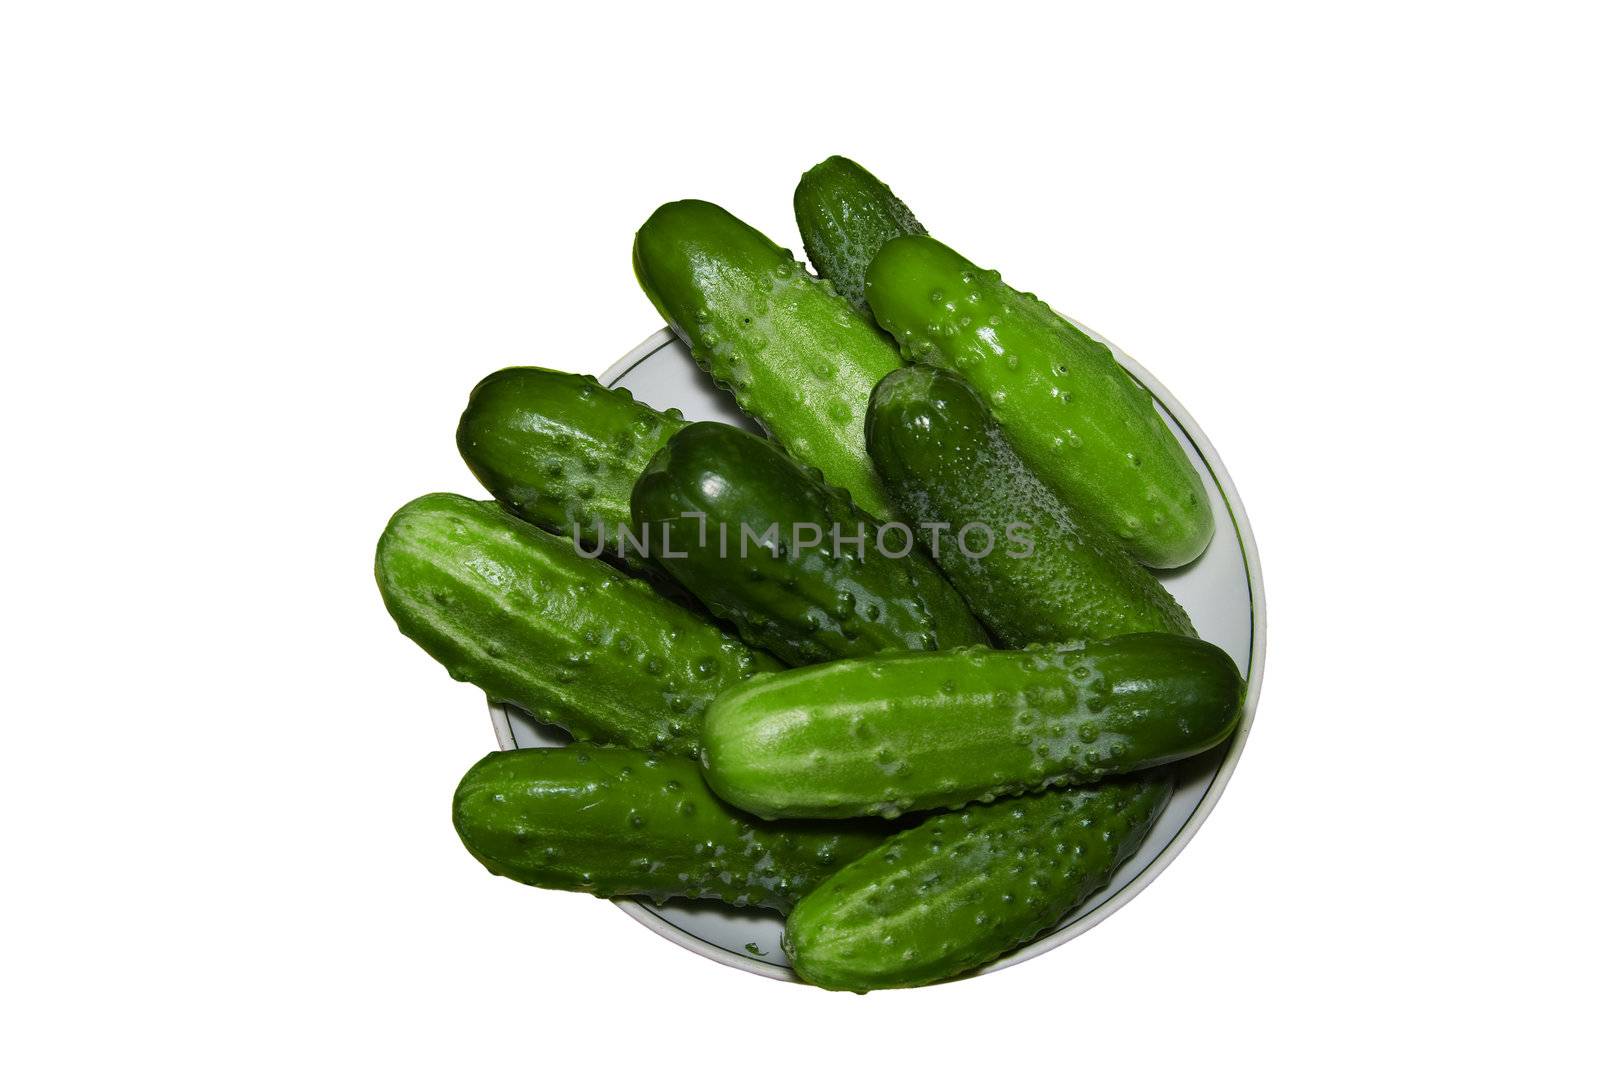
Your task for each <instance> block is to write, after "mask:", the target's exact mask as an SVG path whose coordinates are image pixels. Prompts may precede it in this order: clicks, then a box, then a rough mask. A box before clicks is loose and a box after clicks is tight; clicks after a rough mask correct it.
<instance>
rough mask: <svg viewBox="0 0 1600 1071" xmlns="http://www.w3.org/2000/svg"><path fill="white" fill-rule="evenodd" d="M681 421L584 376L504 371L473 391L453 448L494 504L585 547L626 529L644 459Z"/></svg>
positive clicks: (536, 370) (673, 411)
mask: <svg viewBox="0 0 1600 1071" xmlns="http://www.w3.org/2000/svg"><path fill="white" fill-rule="evenodd" d="M685 423H687V421H685V420H684V419H683V414H682V413H680V412H678V410H676V409H669V410H667V411H666V412H664V413H662V412H657V411H656V410H655V409H652V408H650V407H649V406H648V405H645V404H644V403H643V402H636V401H634V400H633V395H631V394H629V393H628V392H627V391H626V390H624V389H622V388H615V389H607V388H606V387H603V386H601V385H600V383H599V381H598V380H596V379H595V378H594V377H593V376H578V375H572V374H571V373H568V372H556V371H553V370H551V369H549V368H503V369H501V370H500V371H498V372H495V373H493V374H491V375H489V376H488V377H486V378H485V379H484V380H483V381H482V382H480V383H479V384H478V385H477V386H476V387H474V388H473V390H472V397H471V399H470V400H469V401H468V402H467V408H466V411H465V412H463V413H462V414H461V423H460V425H459V426H458V427H457V428H456V446H457V447H459V448H460V450H461V457H462V459H463V460H464V461H466V463H467V467H468V468H470V469H471V470H472V474H473V475H474V476H476V477H477V478H478V482H479V483H481V484H483V486H484V489H485V490H487V491H488V492H489V493H490V494H491V495H493V496H494V497H495V499H496V500H497V501H498V502H500V504H501V505H503V506H505V507H506V508H507V509H509V510H510V511H511V512H512V513H515V514H516V515H517V516H519V517H521V518H522V519H523V520H526V521H531V522H533V523H534V524H537V525H538V526H539V527H541V528H544V529H547V530H549V531H552V532H555V533H556V534H557V535H566V536H571V535H572V533H573V528H574V526H576V527H577V529H578V531H579V533H580V535H581V538H582V542H583V544H584V545H585V546H587V547H594V546H598V545H599V544H600V543H602V542H604V541H605V540H606V538H607V536H605V535H603V534H601V527H600V526H604V527H603V530H604V532H605V533H613V534H614V533H615V532H616V531H617V528H618V526H619V525H622V524H626V523H628V496H629V494H630V493H631V492H632V491H633V481H634V480H636V479H638V477H639V472H640V470H642V469H643V468H644V465H645V462H646V461H648V460H650V455H651V454H653V453H655V452H656V451H657V450H659V449H660V448H661V446H662V444H663V443H665V442H666V441H667V439H669V438H670V437H671V436H672V434H673V432H675V431H677V430H678V429H679V428H681V427H683V426H684V424H685Z"/></svg>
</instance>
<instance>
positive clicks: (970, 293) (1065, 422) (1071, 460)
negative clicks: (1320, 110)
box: [867, 236, 1213, 569]
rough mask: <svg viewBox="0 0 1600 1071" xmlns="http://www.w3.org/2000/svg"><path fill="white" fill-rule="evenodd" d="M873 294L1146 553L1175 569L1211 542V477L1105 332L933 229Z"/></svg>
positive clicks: (897, 326) (879, 313) (917, 351)
mask: <svg viewBox="0 0 1600 1071" xmlns="http://www.w3.org/2000/svg"><path fill="white" fill-rule="evenodd" d="M867 302H868V303H869V304H870V305H871V306H872V314H873V315H874V316H875V317H876V318H877V320H878V323H880V324H881V325H883V328H884V329H885V330H886V331H889V332H890V333H891V334H893V335H894V336H895V338H896V339H898V340H899V342H900V348H901V351H902V352H903V353H904V354H905V355H906V356H907V357H908V358H910V359H911V360H912V361H915V362H918V363H926V364H932V365H936V366H938V367H940V368H945V369H948V370H949V371H952V372H956V373H957V374H959V375H961V376H962V377H963V378H965V379H966V380H967V381H968V382H969V383H971V384H972V385H973V386H974V387H976V388H977V389H978V392H979V393H980V394H981V395H983V398H984V400H985V401H986V402H988V404H989V407H990V408H991V409H992V410H993V411H994V415H995V419H996V420H998V421H999V422H1000V425H1001V427H1003V428H1005V431H1006V435H1007V436H1008V437H1009V438H1010V440H1011V443H1012V445H1013V446H1015V447H1016V450H1017V453H1018V455H1019V456H1021V458H1022V460H1023V461H1025V462H1026V463H1027V464H1028V465H1029V467H1031V468H1032V469H1033V470H1034V472H1036V473H1037V474H1038V476H1039V478H1040V479H1041V480H1043V481H1044V482H1045V483H1046V484H1048V485H1049V486H1050V487H1052V488H1053V489H1054V490H1055V491H1056V492H1057V494H1059V495H1060V496H1061V497H1062V498H1064V499H1065V500H1067V501H1069V502H1074V503H1076V504H1077V505H1078V507H1079V508H1080V509H1082V510H1083V511H1085V512H1086V513H1088V514H1090V515H1091V516H1093V517H1094V518H1095V519H1096V520H1097V521H1099V522H1100V524H1101V525H1102V526H1103V527H1105V528H1106V529H1108V530H1109V531H1110V532H1112V533H1113V534H1114V535H1115V536H1116V537H1117V538H1118V539H1119V540H1121V541H1122V543H1123V545H1124V546H1126V547H1127V548H1128V550H1129V551H1130V552H1131V553H1132V554H1133V556H1134V557H1135V558H1137V559H1139V560H1140V561H1141V562H1144V563H1145V564H1146V565H1150V566H1154V567H1156V568H1163V569H1165V568H1173V567H1175V566H1179V565H1184V564H1186V563H1188V562H1190V561H1193V560H1194V559H1195V558H1197V557H1199V556H1200V553H1201V552H1202V551H1204V550H1205V549H1206V545H1207V544H1208V543H1209V542H1210V541H1211V534H1212V529H1213V521H1212V517H1211V504H1210V502H1209V500H1208V499H1207V497H1206V489H1205V485H1204V484H1203V483H1202V482H1201V480H1200V475H1199V473H1197V472H1196V471H1195V469H1194V466H1193V465H1191V464H1190V463H1189V459H1188V457H1187V456H1185V454H1184V452H1183V447H1182V446H1180V445H1179V444H1178V440H1177V439H1176V438H1175V437H1174V436H1173V434H1172V432H1171V430H1170V429H1168V427H1167V426H1166V424H1165V423H1163V422H1162V419H1161V416H1160V414H1159V413H1157V412H1156V409H1155V404H1154V402H1153V401H1152V400H1151V397H1150V392H1149V391H1147V390H1146V389H1145V388H1144V387H1143V386H1142V385H1140V384H1139V383H1137V382H1136V381H1135V380H1134V379H1133V377H1132V376H1130V375H1128V374H1127V373H1126V372H1125V371H1123V369H1122V366H1121V365H1119V364H1117V361H1116V358H1115V357H1113V356H1112V354H1111V350H1110V349H1109V348H1108V347H1107V346H1106V345H1105V344H1104V343H1102V342H1098V341H1096V340H1095V339H1092V338H1090V337H1089V336H1088V335H1087V334H1085V333H1084V332H1083V331H1081V330H1080V329H1079V328H1077V327H1076V326H1075V325H1073V324H1072V323H1071V322H1070V321H1068V320H1067V319H1065V318H1064V317H1062V316H1060V315H1058V314H1056V313H1055V312H1054V311H1053V310H1052V309H1051V308H1050V306H1048V305H1046V304H1045V303H1044V302H1042V301H1040V300H1039V299H1038V298H1036V297H1034V296H1033V295H1032V294H1022V293H1018V292H1017V291H1015V290H1013V289H1012V288H1011V287H1009V286H1007V285H1006V284H1005V283H1003V282H1001V281H1000V276H999V274H998V273H997V272H993V271H983V270H980V269H979V268H978V267H977V266H976V265H975V264H973V263H972V262H971V261H969V260H967V259H966V258H965V257H963V256H961V254H959V253H957V252H956V251H955V250H953V249H951V248H949V247H948V246H946V245H943V244H941V243H939V242H937V241H935V240H934V239H932V238H928V237H925V236H912V237H905V238H896V239H894V240H893V241H891V242H889V243H887V244H886V245H885V246H884V247H883V248H882V249H881V250H879V251H878V256H877V258H876V259H874V260H873V262H872V266H871V268H870V269H868V271H867Z"/></svg>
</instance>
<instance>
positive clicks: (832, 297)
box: [633, 201, 901, 518]
mask: <svg viewBox="0 0 1600 1071" xmlns="http://www.w3.org/2000/svg"><path fill="white" fill-rule="evenodd" d="M633 258H634V273H635V274H636V275H637V276H638V279H639V285H640V286H641V287H642V288H643V289H644V292H645V293H646V294H647V295H648V296H649V298H650V300H651V302H652V303H654V305H655V307H656V309H657V310H658V311H659V312H660V313H661V315H662V316H663V317H664V318H665V319H666V321H667V322H668V323H669V324H671V325H672V329H673V330H674V331H676V332H677V333H678V335H679V337H680V338H682V339H684V341H686V342H687V343H688V344H689V347H690V349H691V351H692V352H693V354H694V359H695V361H696V362H697V363H698V364H699V365H700V367H701V368H704V369H705V370H706V371H707V372H709V373H710V374H711V377H712V379H713V380H715V381H716V383H717V385H718V386H720V387H722V388H723V389H725V390H728V391H730V392H732V394H733V399H734V401H735V402H736V403H737V404H738V406H739V408H740V409H741V410H743V411H744V412H745V413H747V414H748V415H749V416H750V417H751V418H752V419H754V420H755V421H756V422H757V423H758V424H760V425H761V427H762V428H764V429H765V430H766V432H767V433H768V434H769V435H771V436H772V437H773V438H774V439H775V440H777V442H778V443H779V444H780V445H782V446H783V448H784V449H785V450H787V451H788V452H789V453H790V454H792V455H793V456H794V457H796V458H798V459H799V460H800V461H802V462H804V463H805V464H807V465H812V466H815V467H816V468H819V469H821V470H822V473H823V475H824V476H825V477H826V478H827V480H828V482H829V483H831V484H833V485H834V486H835V487H842V488H844V489H845V490H847V491H849V492H850V494H851V496H852V497H853V498H854V499H855V501H856V503H857V504H858V505H859V506H861V508H862V509H864V510H866V511H867V512H868V513H870V514H872V515H873V516H875V517H880V518H886V517H888V516H889V510H890V508H891V507H890V503H889V500H888V499H887V497H885V495H884V494H883V490H882V488H881V487H880V486H879V484H878V477H877V474H876V473H875V472H874V471H873V469H872V463H871V462H870V461H868V460H867V450H866V444H865V442H864V441H863V439H862V421H863V420H864V418H865V416H866V410H867V396H868V395H869V394H871V393H872V388H873V386H874V385H875V384H876V383H877V382H878V380H880V379H882V378H883V377H884V376H885V375H887V374H888V373H889V372H891V371H893V370H894V369H896V368H898V367H900V363H901V362H900V355H899V354H898V353H897V352H896V350H895V347H894V344H893V343H892V342H890V341H889V340H888V339H887V338H886V337H885V336H884V335H883V334H882V333H881V332H880V331H879V330H878V329H877V328H876V327H874V326H873V325H872V324H871V323H869V322H867V320H866V319H864V318H863V317H862V316H861V315H860V314H859V313H858V312H857V311H856V310H855V309H854V308H853V307H852V306H851V305H850V303H849V302H848V301H846V300H845V299H844V298H842V297H840V296H839V295H838V294H837V293H835V292H834V290H833V287H832V285H831V284H829V283H827V282H825V281H823V280H819V279H816V278H813V277H812V276H811V275H810V273H808V272H807V271H806V270H805V267H804V266H803V265H801V264H800V263H799V262H797V261H796V260H795V259H794V257H793V256H791V255H790V253H789V252H788V251H787V250H785V249H781V248H779V247H778V246H777V245H776V244H774V243H773V242H772V240H771V239H769V238H767V237H766V236H765V235H763V234H762V233H760V232H759V231H757V230H755V229H754V228H753V227H751V226H749V225H748V224H746V223H744V222H742V221H741V220H739V219H736V218H735V217H733V216H732V215H730V214H729V213H728V212H726V211H724V210H723V209H721V208H718V207H717V206H716V205H713V204H708V203H707V202H705V201H674V202H672V203H670V204H665V205H662V206H661V207H660V208H658V209H657V210H656V212H655V214H654V215H652V216H651V217H650V219H649V220H647V221H646V222H645V224H644V226H643V227H641V228H639V233H638V236H637V238H636V239H635V241H634V250H633Z"/></svg>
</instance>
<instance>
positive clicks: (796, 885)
mask: <svg viewBox="0 0 1600 1071" xmlns="http://www.w3.org/2000/svg"><path fill="white" fill-rule="evenodd" d="M453 814H454V819H455V827H456V832H457V833H458V834H459V835H460V836H461V843H462V844H464V845H466V847H467V850H468V851H469V852H471V853H472V854H473V856H474V857H476V858H477V860H478V861H479V862H480V863H482V864H483V865H484V866H486V867H488V868H489V872H490V873H492V874H499V875H502V876H504V877H508V878H511V879H512V880H514V881H520V882H522V883H523V884H525V885H538V886H541V887H543V888H546V889H570V890H573V891H577V892H587V893H593V894H594V895H596V896H606V897H612V896H647V897H649V898H651V899H653V900H656V901H658V902H659V901H662V900H667V899H670V898H673V897H685V898H689V899H701V900H722V901H724V902H726V903H730V904H737V905H739V906H746V905H749V906H755V907H770V908H775V909H777V910H779V911H785V910H787V909H788V908H789V907H791V906H793V904H794V902H795V900H796V899H798V898H799V897H800V896H802V895H804V894H805V893H806V892H808V891H810V890H811V889H813V888H815V887H816V886H817V885H818V884H819V883H821V881H822V879H823V878H825V877H827V876H828V875H829V874H831V873H833V872H834V871H835V870H837V869H838V868H839V867H841V866H843V865H844V864H845V863H848V862H850V861H851V860H853V859H856V858H858V857H860V856H861V855H863V854H865V853H866V852H868V851H870V850H871V849H872V848H875V847H877V846H878V845H879V844H882V843H883V841H884V839H885V838H886V837H887V836H888V835H889V832H890V829H889V827H886V826H884V825H883V824H882V823H870V824H869V823H864V822H811V823H804V822H793V823H783V824H776V823H772V822H762V821H760V820H758V819H755V818H751V817H750V816H749V815H746V814H740V813H739V812H738V811H735V810H734V809H733V808H731V807H729V806H728V805H727V804H725V803H723V802H722V801H721V800H719V799H717V797H715V796H713V795H712V794H711V792H710V790H708V789H707V788H706V786H705V783H704V782H703V781H702V780H701V779H700V771H699V769H698V768H696V766H695V764H694V762H693V761H692V760H690V759H684V758H679V757H677V756H674V755H653V754H649V753H646V752H641V751H631V750H628V749H625V748H610V747H598V746H596V745H593V744H573V745H572V746H570V747H564V748H531V749H526V750H522V751H499V752H495V753H494V754H491V755H488V756H487V757H485V758H484V759H483V760H481V761H480V762H479V763H478V764H477V765H476V766H474V767H473V768H472V769H470V770H468V771H467V775H466V776H465V777H463V778H462V779H461V785H460V787H459V788H457V789H456V796H455V806H454V808H453Z"/></svg>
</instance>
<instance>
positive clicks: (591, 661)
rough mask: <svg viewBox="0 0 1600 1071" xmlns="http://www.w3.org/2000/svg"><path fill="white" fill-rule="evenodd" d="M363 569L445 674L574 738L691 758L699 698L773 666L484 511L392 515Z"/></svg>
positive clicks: (440, 497)
mask: <svg viewBox="0 0 1600 1071" xmlns="http://www.w3.org/2000/svg"><path fill="white" fill-rule="evenodd" d="M376 572H377V579H378V588H379V590H380V591H381V592H382V594H383V602H384V605H385V606H387V607H388V609H389V614H390V616H392V617H393V618H394V620H395V623H396V624H398V625H399V626H400V631H401V632H403V633H404V634H405V635H407V636H409V637H410V638H411V639H413V640H415V641H416V642H417V644H418V645H419V646H421V647H422V649H423V650H425V651H427V652H428V653H429V654H430V655H432V656H433V657H434V658H435V659H437V660H438V661H439V662H441V663H443V665H444V667H445V668H446V669H448V670H449V671H450V675H451V676H452V677H454V678H455V679H457V680H461V681H469V682H471V683H472V684H475V685H477V686H478V687H479V688H482V689H483V690H484V691H485V692H487V693H488V694H489V698H490V699H493V700H499V701H505V702H509V703H514V704H516V705H517V706H519V707H521V708H522V709H523V710H526V711H527V712H528V713H529V714H531V715H532V716H533V717H535V718H537V719H538V720H540V721H543V722H548V723H550V724H553V725H559V726H561V727H562V728H563V729H566V730H567V731H568V732H570V733H571V734H572V735H573V736H574V737H576V738H577V739H580V740H587V739H594V740H600V741H605V742H609V743H616V744H624V745H627V746H629V747H637V748H642V749H650V748H660V749H663V750H666V751H672V752H676V753H678V754H683V755H694V754H695V753H696V750H697V748H698V746H699V738H700V719H701V715H702V713H703V712H704V710H705V708H706V706H707V705H708V704H709V703H710V702H711V700H712V698H714V697H715V696H716V695H717V693H718V692H721V691H723V690H724V689H726V688H727V687H729V686H730V685H733V684H735V683H737V682H739V681H742V680H744V679H746V678H748V677H750V676H751V675H753V674H754V673H756V672H757V671H759V670H764V669H773V668H777V666H778V663H777V662H775V661H773V660H772V659H771V658H770V657H769V656H768V655H766V654H764V653H762V652H759V651H752V650H750V649H749V648H748V647H746V646H745V645H744V644H742V643H740V642H739V641H738V640H737V639H735V638H733V637H732V636H729V635H727V634H726V633H724V632H723V631H722V630H721V629H719V628H717V627H716V626H715V625H713V624H711V623H710V622H708V621H706V620H704V619H703V618H701V617H699V616H697V615H696V614H694V613H693V612H691V611H689V610H686V609H685V608H683V607H682V606H679V605H678V604H677V603H674V602H671V601H670V600H668V599H666V598H664V597H663V596H661V595H658V594H657V593H656V592H655V591H654V590H653V589H651V587H650V586H649V585H648V584H646V583H645V582H644V581H642V580H636V579H633V578H631V577H628V576H625V575H623V574H622V573H619V572H618V571H617V570H615V569H613V568H611V567H610V566H609V565H606V564H605V563H604V562H600V561H595V560H591V559H589V558H586V557H583V556H582V555H580V554H579V553H578V552H577V550H576V549H574V547H573V545H572V541H571V539H570V537H562V536H556V535H551V534H550V533H548V532H544V531H541V530H539V529H538V528H535V527H534V526H533V525H531V524H528V523H527V522H526V521H523V520H521V519H519V518H516V517H513V516H511V515H510V514H509V513H507V512H505V511H504V510H502V509H501V508H500V507H498V506H496V505H495V504H494V503H492V502H474V501H473V500H472V499H469V498H462V497H461V496H460V495H450V494H434V495H424V496H423V497H422V498H419V499H416V500H415V501H413V502H411V503H409V504H407V505H405V506H402V507H401V508H400V510H399V512H397V513H396V514H395V515H394V517H393V518H391V519H390V521H389V525H388V527H387V528H385V529H384V532H383V537H382V538H381V539H380V540H379V541H378V554H377V567H376Z"/></svg>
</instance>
